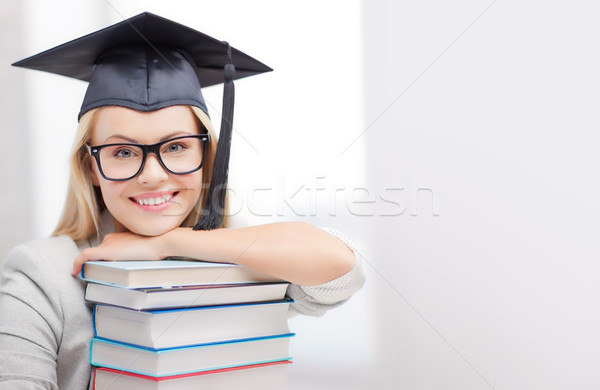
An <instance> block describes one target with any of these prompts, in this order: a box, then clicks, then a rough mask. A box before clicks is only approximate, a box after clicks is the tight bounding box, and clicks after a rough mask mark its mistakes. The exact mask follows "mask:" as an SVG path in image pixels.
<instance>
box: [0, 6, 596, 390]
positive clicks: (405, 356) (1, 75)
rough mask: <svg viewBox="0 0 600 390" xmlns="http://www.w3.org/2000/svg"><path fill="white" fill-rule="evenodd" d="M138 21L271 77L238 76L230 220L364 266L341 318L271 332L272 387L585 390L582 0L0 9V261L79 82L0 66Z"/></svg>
mask: <svg viewBox="0 0 600 390" xmlns="http://www.w3.org/2000/svg"><path fill="white" fill-rule="evenodd" d="M143 11H150V12H154V13H157V14H159V15H161V16H164V17H167V18H169V19H173V20H175V21H178V22H180V23H183V24H186V25H188V26H190V27H193V28H195V29H197V30H200V31H202V32H204V33H207V34H209V35H211V36H214V37H216V38H218V39H221V40H227V41H228V42H230V43H231V44H232V45H233V46H234V47H236V48H238V49H240V50H241V51H243V52H246V53H247V54H249V55H251V56H253V57H255V58H257V59H259V60H261V61H262V62H264V63H265V64H267V65H269V66H271V67H272V68H274V69H275V71H274V72H271V73H269V74H263V75H260V76H256V77H252V78H249V79H243V80H240V81H238V82H237V83H236V111H235V125H234V126H235V132H234V144H233V152H232V155H233V156H234V157H233V159H232V163H231V180H230V187H231V190H230V193H229V196H230V201H231V209H232V210H231V212H232V214H233V215H232V218H233V223H234V225H245V224H259V223H267V222H272V221H279V220H304V221H308V222H311V223H314V224H317V225H320V226H329V227H332V228H336V229H338V230H340V231H342V232H344V233H346V234H347V235H348V236H350V237H351V238H352V239H353V241H354V242H355V244H356V246H357V247H358V250H359V252H360V253H361V254H362V256H363V257H364V259H365V270H366V273H367V278H368V281H367V284H366V286H365V287H364V288H363V289H362V290H361V291H360V292H359V293H357V294H356V295H355V296H354V297H353V298H352V299H351V300H350V301H349V302H348V303H346V304H345V305H343V306H341V307H340V308H337V309H335V310H332V311H330V312H329V313H327V314H326V315H325V316H324V317H322V318H308V317H295V318H293V319H292V320H291V321H290V325H291V328H292V330H293V331H294V332H296V333H297V336H296V338H295V340H294V342H293V345H292V354H293V356H294V362H295V363H294V364H293V365H292V366H291V369H290V380H289V389H291V390H296V389H298V390H299V389H366V388H373V389H411V390H412V389H427V390H431V389H461V390H464V389H495V390H500V389H511V390H514V389H565V388H577V389H597V388H598V387H599V386H600V374H599V371H598V369H597V367H598V366H599V365H600V336H599V331H598V329H600V305H598V303H597V301H598V297H600V283H598V279H599V273H600V265H599V260H600V256H599V255H600V240H599V239H598V237H599V233H600V203H599V199H600V181H599V177H598V174H597V170H598V167H599V166H600V165H599V163H600V154H599V153H598V145H599V139H598V137H597V136H596V132H597V131H598V130H599V125H600V116H599V114H598V112H599V111H598V106H599V103H600V93H599V92H598V91H600V75H599V72H598V69H600V55H599V52H598V50H597V46H598V37H599V36H600V25H599V24H598V23H597V20H598V12H599V11H600V7H599V6H598V4H597V3H595V2H590V1H579V0H575V1H572V2H568V3H566V2H541V1H520V2H515V1H498V2H497V1H495V0H494V1H475V0H472V1H462V0H459V1H453V2H445V1H439V0H437V1H429V0H425V1H419V2H408V1H391V0H388V1H384V0H372V1H341V0H335V1H334V0H331V1H314V0H307V1H303V2H281V1H266V0H265V1H262V0H257V1H253V2H246V1H231V0H223V1H218V2H216V1H210V2H209V1H180V0H171V1H169V2H164V1H119V0H110V1H106V0H91V1H86V2H80V1H75V0H56V1H52V2H47V1H41V0H24V1H19V2H17V1H9V2H3V3H2V5H0V29H1V30H2V33H1V35H0V44H1V45H2V47H1V50H0V53H1V54H0V56H2V57H1V58H2V61H1V63H2V66H0V81H1V83H2V84H1V85H2V92H1V93H0V99H1V101H2V104H0V110H1V111H0V113H1V115H0V131H1V135H2V138H1V140H2V145H4V146H2V149H1V150H2V151H3V152H2V153H0V164H1V165H0V175H1V183H2V184H1V190H0V200H1V201H0V218H1V220H0V221H1V224H0V258H3V257H4V256H5V254H6V252H7V251H8V250H9V249H10V248H11V247H13V246H14V245H16V244H18V243H19V242H22V241H25V240H30V239H35V238H40V237H45V236H47V235H49V234H50V233H51V231H52V229H53V227H54V224H55V223H56V221H57V218H58V216H59V214H60V212H61V209H62V206H63V200H64V196H65V190H66V183H67V174H68V162H67V159H68V154H69V149H70V146H71V142H72V137H73V135H74V132H75V128H76V125H77V123H76V117H77V113H78V111H79V107H80V104H81V100H82V99H83V94H84V92H85V88H86V85H85V83H83V82H80V81H77V80H69V79H67V78H64V77H60V76H55V75H50V74H44V73H41V72H34V71H26V70H22V69H17V68H12V67H11V66H10V64H11V63H13V62H15V61H17V60H19V59H22V58H24V57H27V56H29V55H32V54H35V53H38V52H40V51H42V50H45V49H48V48H50V47H54V46H56V45H58V44H61V43H63V42H66V41H69V40H71V39H74V38H77V37H79V36H81V35H84V34H87V33H89V32H92V31H95V30H97V29H99V28H102V27H105V26H107V25H109V24H112V23H116V22H119V21H121V20H123V19H125V18H128V17H131V16H133V15H136V14H138V13H141V12H143ZM204 93H205V98H206V100H207V102H208V105H209V110H210V112H211V117H212V118H213V120H214V121H215V123H217V124H218V123H220V117H219V113H220V108H221V97H222V95H221V93H222V91H221V88H220V87H211V88H208V89H206V90H205V92H204ZM0 315H2V313H0Z"/></svg>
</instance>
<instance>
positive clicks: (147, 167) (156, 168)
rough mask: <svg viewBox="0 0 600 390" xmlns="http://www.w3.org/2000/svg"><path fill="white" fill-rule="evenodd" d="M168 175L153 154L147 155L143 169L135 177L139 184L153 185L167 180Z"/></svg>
mask: <svg viewBox="0 0 600 390" xmlns="http://www.w3.org/2000/svg"><path fill="white" fill-rule="evenodd" d="M168 177H169V174H168V173H167V172H166V171H165V170H164V168H163V167H162V165H160V162H159V161H158V158H157V157H156V155H154V154H149V155H148V156H147V157H146V163H145V164H144V169H142V172H141V173H140V174H139V175H138V176H137V182H138V183H139V184H155V183H160V182H162V181H164V180H167V179H168Z"/></svg>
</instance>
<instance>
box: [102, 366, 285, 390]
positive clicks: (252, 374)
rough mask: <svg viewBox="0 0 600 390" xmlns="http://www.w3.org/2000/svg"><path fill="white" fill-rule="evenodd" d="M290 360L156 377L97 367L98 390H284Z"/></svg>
mask: <svg viewBox="0 0 600 390" xmlns="http://www.w3.org/2000/svg"><path fill="white" fill-rule="evenodd" d="M289 363H290V362H289V361H282V362H273V363H266V364H261V365H254V366H243V367H235V368H229V369H223V370H216V371H204V372H200V373H194V374H185V375H177V376H171V377H163V378H153V377H149V376H143V375H139V374H132V373H129V372H126V371H117V370H112V369H109V368H102V367H100V368H95V369H94V372H93V378H92V381H93V383H92V388H93V389H94V390H190V389H210V390H233V389H244V390H265V389H269V390H284V389H285V388H286V385H287V371H288V365H289Z"/></svg>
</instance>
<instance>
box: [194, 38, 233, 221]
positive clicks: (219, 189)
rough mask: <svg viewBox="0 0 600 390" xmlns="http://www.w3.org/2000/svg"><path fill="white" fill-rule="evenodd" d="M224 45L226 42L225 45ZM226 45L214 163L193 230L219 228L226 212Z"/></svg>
mask: <svg viewBox="0 0 600 390" xmlns="http://www.w3.org/2000/svg"><path fill="white" fill-rule="evenodd" d="M225 43H226V42H225ZM226 44H227V56H228V63H227V64H226V65H225V69H224V73H225V86H224V88H223V111H222V116H221V130H220V132H219V144H218V146H217V152H216V156H215V161H214V163H213V171H212V178H211V181H210V186H209V188H208V192H207V196H208V199H206V202H205V204H204V210H203V211H202V214H201V215H200V218H199V220H198V222H197V223H196V225H194V230H212V229H216V228H219V227H220V226H221V224H222V223H223V218H224V213H225V195H226V194H227V178H228V176H229V155H230V152H231V135H232V132H233V105H234V101H235V88H234V85H233V78H234V77H235V66H234V65H233V62H232V61H231V47H230V46H229V44H228V43H226Z"/></svg>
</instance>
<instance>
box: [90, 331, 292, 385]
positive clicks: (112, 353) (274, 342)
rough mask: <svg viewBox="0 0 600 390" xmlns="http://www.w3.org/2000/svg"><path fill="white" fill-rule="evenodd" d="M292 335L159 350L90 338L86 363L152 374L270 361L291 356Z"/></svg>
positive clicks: (166, 374) (215, 368)
mask: <svg viewBox="0 0 600 390" xmlns="http://www.w3.org/2000/svg"><path fill="white" fill-rule="evenodd" d="M293 335H294V334H293V333H288V334H283V335H275V336H268V337H260V338H255V339H246V340H236V341H229V342H221V343H209V344H200V345H192V346H187V347H178V348H167V349H159V350H153V349H145V348H141V347H137V346H134V345H129V344H122V343H118V342H114V341H111V340H104V339H98V338H94V339H92V344H91V350H90V363H91V364H92V365H94V366H100V367H108V368H113V369H117V370H124V371H128V372H132V373H136V374H141V375H147V376H152V377H164V376H173V375H182V374H189V373H194V372H201V371H211V370H219V369H224V368H232V367H239V366H246V365H251V364H262V363H271V362H276V361H283V360H290V359H291V357H290V356H289V343H290V338H291V337H292V336H293Z"/></svg>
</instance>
